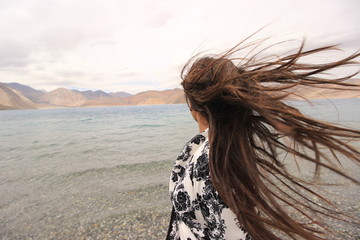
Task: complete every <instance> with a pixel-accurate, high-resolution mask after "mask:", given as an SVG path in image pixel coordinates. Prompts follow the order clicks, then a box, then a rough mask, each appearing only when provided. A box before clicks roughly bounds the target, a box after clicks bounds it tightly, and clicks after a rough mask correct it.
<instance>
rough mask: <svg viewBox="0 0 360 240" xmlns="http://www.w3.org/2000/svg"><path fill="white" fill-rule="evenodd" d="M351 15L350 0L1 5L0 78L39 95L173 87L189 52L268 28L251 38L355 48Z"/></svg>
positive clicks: (21, 1) (353, 3) (41, 0)
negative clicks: (75, 89) (322, 0)
mask: <svg viewBox="0 0 360 240" xmlns="http://www.w3.org/2000/svg"><path fill="white" fill-rule="evenodd" d="M358 9H359V3H358V1H357V0H346V1H336V0H328V1H327V2H326V5H324V4H322V3H319V2H316V1H315V2H314V1H311V0H304V1H295V0H274V1H267V0H254V1H245V2H244V1H237V0H229V1H222V2H219V1H216V0H206V1H205V0H199V1H193V0H183V1H166V0H152V1H147V0H139V1H117V0H108V1H102V0H93V1H87V0H77V1H71V0H37V1H26V0H11V1H10V0H4V1H2V5H1V8H0V29H1V35H0V79H2V81H10V80H11V81H17V82H20V83H26V84H27V85H30V86H34V87H37V88H40V89H42V88H45V89H46V90H53V89H54V88H56V87H69V86H76V87H79V88H81V87H84V88H88V89H104V90H106V89H108V90H111V91H123V90H127V91H129V92H132V93H134V92H135V91H140V90H144V89H146V88H147V89H150V88H154V89H164V88H173V87H179V86H180V85H179V83H180V70H181V67H182V66H183V65H184V64H185V63H186V62H187V60H188V59H189V58H191V57H192V56H194V55H195V54H196V53H197V52H199V51H203V50H209V52H211V53H219V52H222V51H224V50H226V49H228V48H229V47H231V46H233V45H235V44H236V43H238V42H239V41H241V40H242V39H244V38H245V37H247V36H249V35H250V34H252V33H254V32H255V31H256V30H258V29H260V28H261V27H264V26H266V25H268V24H270V25H269V26H268V27H267V28H265V29H264V30H263V31H261V32H260V33H259V34H257V35H256V36H255V38H254V39H256V38H261V37H268V36H271V37H274V41H278V40H284V39H289V38H295V39H300V40H301V39H302V38H303V37H306V38H307V40H308V43H309V46H315V45H316V46H317V45H322V44H327V43H332V42H341V43H344V44H343V45H342V46H343V47H345V48H347V49H349V50H351V49H355V48H358V42H359V39H360V31H359V26H358V24H357V23H358V22H359V20H360V19H359V14H358V11H357V10H358ZM4 36H6V39H5V38H4ZM294 46H295V45H294ZM296 46H298V45H296ZM296 46H295V47H296ZM355 50H357V49H355ZM5 70H6V71H5ZM24 81H25V82H24Z"/></svg>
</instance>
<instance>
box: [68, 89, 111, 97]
mask: <svg viewBox="0 0 360 240" xmlns="http://www.w3.org/2000/svg"><path fill="white" fill-rule="evenodd" d="M73 91H74V90H73ZM77 92H80V91H77ZM80 93H81V94H82V95H83V96H84V97H85V98H87V99H96V98H106V97H112V95H110V94H108V93H106V92H104V91H101V90H97V91H95V92H93V91H90V90H88V91H83V92H80Z"/></svg>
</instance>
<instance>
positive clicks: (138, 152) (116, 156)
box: [0, 99, 360, 239]
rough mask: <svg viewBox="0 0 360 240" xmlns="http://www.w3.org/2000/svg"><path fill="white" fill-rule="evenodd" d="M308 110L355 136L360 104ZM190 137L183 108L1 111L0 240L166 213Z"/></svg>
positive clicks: (192, 130)
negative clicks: (147, 212)
mask: <svg viewBox="0 0 360 240" xmlns="http://www.w3.org/2000/svg"><path fill="white" fill-rule="evenodd" d="M313 103H314V104H315V105H314V106H311V105H309V104H307V103H305V102H302V101H298V102H292V104H294V105H295V106H297V107H299V108H301V109H302V110H303V111H304V112H305V113H306V114H308V115H311V116H314V117H316V118H321V119H323V120H327V121H331V122H339V123H343V124H347V125H351V126H353V127H354V128H357V129H360V99H338V100H332V101H331V102H329V101H327V100H316V101H313ZM196 133H197V126H196V124H195V123H194V121H193V120H192V118H191V116H190V114H189V111H188V107H187V106H186V105H184V104H179V105H155V106H119V107H99V108H66V109H41V110H16V111H0V239H40V238H43V239H59V236H58V235H56V236H58V237H56V236H55V235H54V236H55V237H54V236H53V237H51V233H52V232H54V231H56V230H57V229H66V228H67V227H71V226H75V225H76V226H79V225H81V224H85V223H88V222H96V221H100V220H101V219H105V218H108V217H110V216H114V215H119V214H129V213H130V214H131V212H132V211H134V210H137V209H151V208H159V209H161V208H163V209H164V211H165V210H166V211H168V209H170V200H169V198H168V196H167V193H166V192H167V184H168V180H169V174H170V171H171V167H172V163H173V161H174V160H175V159H176V157H177V154H178V153H179V151H180V150H181V148H182V146H183V144H184V143H185V142H186V141H187V140H188V139H190V138H191V137H192V136H194V135H195V134H196ZM64 231H65V230H64Z"/></svg>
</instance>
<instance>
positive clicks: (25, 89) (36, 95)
mask: <svg viewBox="0 0 360 240" xmlns="http://www.w3.org/2000/svg"><path fill="white" fill-rule="evenodd" d="M5 85H6V86H7V87H9V88H11V89H13V90H17V91H19V92H20V93H21V94H22V95H23V96H25V97H27V98H29V99H30V100H31V101H33V102H38V101H39V99H40V98H41V97H42V96H43V95H45V94H46V92H45V91H41V90H36V89H33V88H31V87H29V86H25V85H22V84H19V83H5Z"/></svg>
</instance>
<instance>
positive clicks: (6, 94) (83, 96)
mask: <svg viewBox="0 0 360 240" xmlns="http://www.w3.org/2000/svg"><path fill="white" fill-rule="evenodd" d="M0 84H1V89H0V109H24V108H53V107H90V106H117V105H152V104H173V103H185V97H184V93H183V91H182V90H181V89H173V90H165V91H147V92H141V93H138V94H136V95H132V94H129V93H126V92H112V93H106V92H104V91H101V90H97V91H78V90H71V89H66V88H58V89H55V90H53V91H51V92H45V91H40V90H36V89H33V88H31V87H29V86H25V85H22V84H19V83H0Z"/></svg>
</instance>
